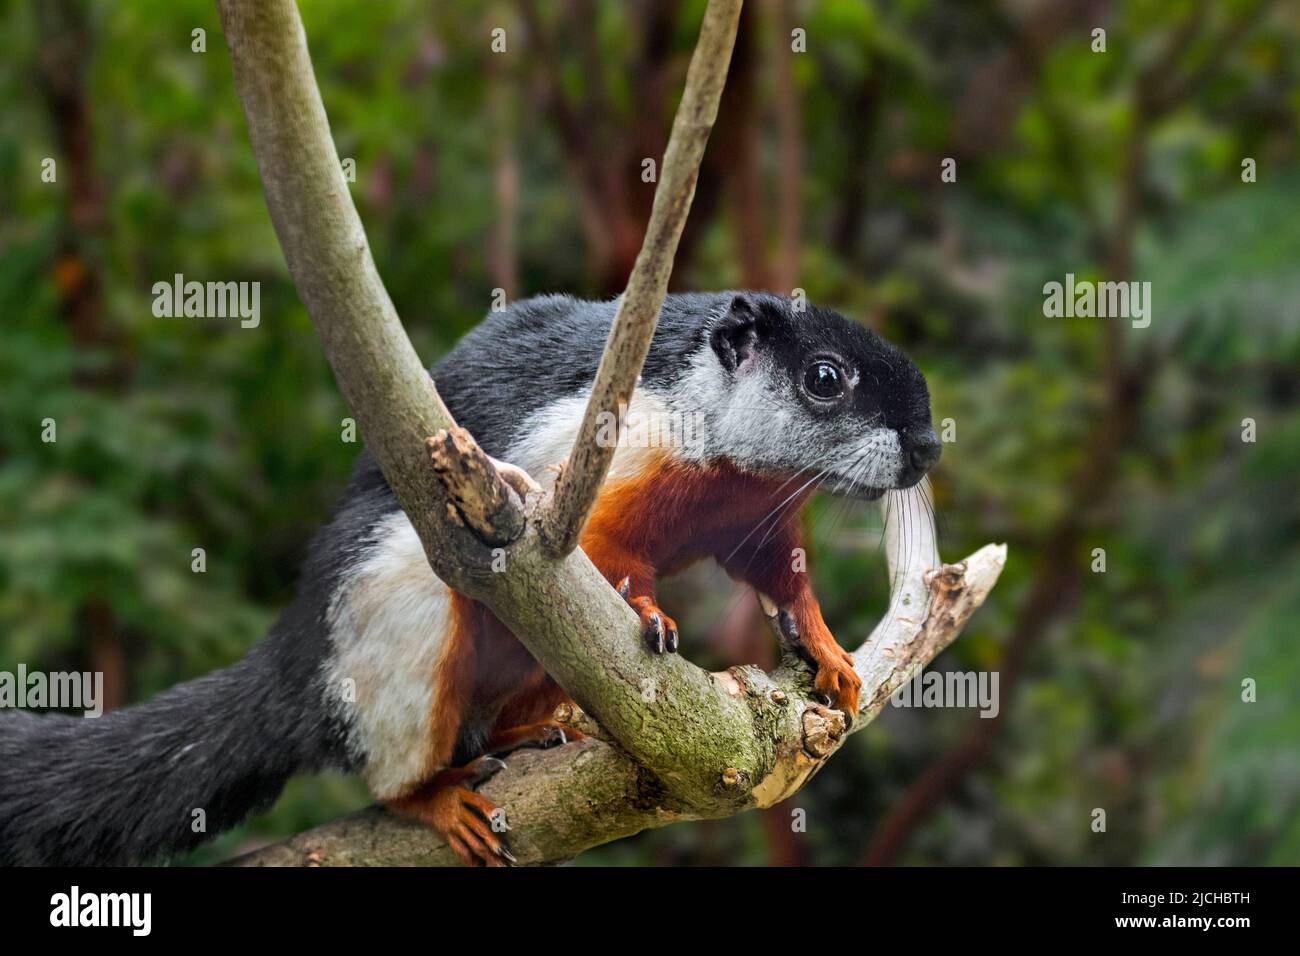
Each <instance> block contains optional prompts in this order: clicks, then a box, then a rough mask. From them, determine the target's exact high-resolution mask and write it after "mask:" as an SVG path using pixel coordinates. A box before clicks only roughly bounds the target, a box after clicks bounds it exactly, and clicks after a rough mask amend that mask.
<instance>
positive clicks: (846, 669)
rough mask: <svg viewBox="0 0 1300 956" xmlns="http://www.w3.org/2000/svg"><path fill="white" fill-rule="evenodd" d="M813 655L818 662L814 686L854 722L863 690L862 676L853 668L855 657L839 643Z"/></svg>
mask: <svg viewBox="0 0 1300 956" xmlns="http://www.w3.org/2000/svg"><path fill="white" fill-rule="evenodd" d="M813 656H814V658H815V659H816V663H817V678H816V679H815V680H814V681H813V687H814V688H815V689H816V691H817V692H818V693H819V694H822V695H823V696H824V697H825V698H826V700H827V701H828V702H829V703H830V705H831V706H832V707H834V708H835V709H836V710H842V711H844V715H845V716H846V717H848V719H849V721H850V722H852V721H853V718H854V717H856V716H857V714H858V694H859V693H860V692H861V691H862V678H860V677H859V676H858V672H857V671H856V670H854V669H853V657H852V656H851V655H850V654H849V653H848V652H847V651H845V650H844V649H843V648H841V647H840V646H839V645H838V644H835V645H833V646H832V647H830V648H826V649H825V652H824V653H820V654H819V653H814V655H813Z"/></svg>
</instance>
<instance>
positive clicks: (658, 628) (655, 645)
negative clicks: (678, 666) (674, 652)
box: [646, 614, 664, 654]
mask: <svg viewBox="0 0 1300 956" xmlns="http://www.w3.org/2000/svg"><path fill="white" fill-rule="evenodd" d="M649 624H650V627H649V628H648V629H647V631H646V637H647V638H648V639H649V640H650V648H651V650H653V651H654V652H655V653H656V654H662V653H663V652H664V621H663V618H661V617H660V616H659V615H658V614H655V615H653V616H652V617H651V618H650V622H649Z"/></svg>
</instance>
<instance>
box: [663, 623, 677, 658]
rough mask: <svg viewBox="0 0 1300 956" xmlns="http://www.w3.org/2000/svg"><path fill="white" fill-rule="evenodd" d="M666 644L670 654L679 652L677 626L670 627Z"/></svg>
mask: <svg viewBox="0 0 1300 956" xmlns="http://www.w3.org/2000/svg"><path fill="white" fill-rule="evenodd" d="M665 646H666V647H667V648H668V653H669V654H676V653H677V628H675V627H670V628H669V629H668V638H667V640H666V641H665Z"/></svg>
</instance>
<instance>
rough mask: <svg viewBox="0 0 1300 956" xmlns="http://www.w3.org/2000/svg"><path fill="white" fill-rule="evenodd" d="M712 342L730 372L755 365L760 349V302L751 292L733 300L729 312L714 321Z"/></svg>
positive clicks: (719, 358) (719, 357)
mask: <svg viewBox="0 0 1300 956" xmlns="http://www.w3.org/2000/svg"><path fill="white" fill-rule="evenodd" d="M710 343H711V344H712V345H713V351H715V352H717V353H718V360H719V361H720V362H722V367H723V368H725V369H726V370H727V371H728V372H735V371H737V370H740V369H744V368H745V367H747V366H748V365H751V364H753V361H754V355H755V354H756V353H757V351H758V306H757V304H756V303H755V302H753V301H752V300H751V299H750V298H749V296H747V295H737V296H736V297H735V298H734V299H732V300H731V307H730V308H729V309H728V310H727V314H726V315H724V316H723V317H722V318H720V319H718V321H717V322H716V323H714V326H713V331H712V333H711V335H710Z"/></svg>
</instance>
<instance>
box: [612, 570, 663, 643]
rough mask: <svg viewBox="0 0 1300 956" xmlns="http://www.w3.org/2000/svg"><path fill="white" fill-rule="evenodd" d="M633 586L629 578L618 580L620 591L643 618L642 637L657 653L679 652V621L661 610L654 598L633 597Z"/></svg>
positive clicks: (624, 598)
mask: <svg viewBox="0 0 1300 956" xmlns="http://www.w3.org/2000/svg"><path fill="white" fill-rule="evenodd" d="M631 588H632V585H631V581H630V579H628V578H624V579H623V580H622V581H620V582H618V593H619V594H621V595H622V596H623V600H624V601H626V602H627V603H628V604H629V605H630V606H631V608H632V610H634V611H636V613H637V616H638V617H640V618H641V637H642V638H643V639H644V640H645V642H646V644H647V645H649V647H650V650H652V651H654V652H655V653H656V654H662V653H664V652H665V651H667V652H668V653H669V654H675V653H677V622H676V621H674V620H673V619H672V618H671V617H669V616H668V615H667V614H665V613H664V612H663V611H661V610H659V607H658V605H656V604H655V602H654V598H650V597H644V596H643V597H631V596H630V592H631Z"/></svg>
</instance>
